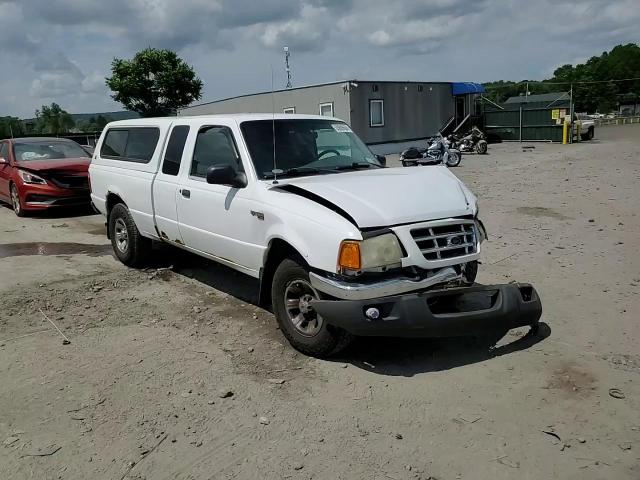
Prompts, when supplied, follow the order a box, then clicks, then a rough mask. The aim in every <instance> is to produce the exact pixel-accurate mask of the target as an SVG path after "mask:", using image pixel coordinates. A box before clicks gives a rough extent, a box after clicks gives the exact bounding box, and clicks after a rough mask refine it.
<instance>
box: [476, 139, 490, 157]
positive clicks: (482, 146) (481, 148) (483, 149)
mask: <svg viewBox="0 0 640 480" xmlns="http://www.w3.org/2000/svg"><path fill="white" fill-rule="evenodd" d="M476 153H479V154H480V155H484V154H485V153H487V141H486V140H480V141H479V142H478V144H477V145H476Z"/></svg>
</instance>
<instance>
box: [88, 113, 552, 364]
mask: <svg viewBox="0 0 640 480" xmlns="http://www.w3.org/2000/svg"><path fill="white" fill-rule="evenodd" d="M385 163H386V160H385V159H384V157H377V156H375V155H373V154H372V153H371V151H370V150H369V149H368V148H367V146H366V145H364V144H363V142H362V141H361V140H360V139H359V138H358V137H357V136H356V135H355V134H354V132H353V131H352V130H351V128H350V127H349V126H348V125H347V124H345V123H344V122H342V121H341V120H338V119H335V118H327V117H320V116H311V115H290V114H288V115H263V114H242V115H219V116H216V115H213V116H197V117H174V118H146V119H136V120H125V121H118V122H112V123H110V124H108V125H107V126H106V128H105V129H104V131H103V132H102V135H101V137H100V139H99V141H98V143H97V145H96V149H95V152H94V154H93V158H92V162H91V166H90V169H89V173H90V183H91V198H92V202H93V204H94V205H95V207H96V208H97V209H98V210H99V211H100V212H101V213H102V214H103V215H105V216H106V219H107V227H108V228H107V230H108V236H109V238H110V239H111V242H112V244H113V249H114V252H115V255H116V256H117V258H118V259H120V261H122V262H123V263H124V264H126V265H129V266H132V267H135V266H140V265H142V264H143V262H144V260H145V257H147V255H149V253H150V252H151V245H152V242H153V241H161V242H166V243H169V244H171V245H174V246H176V247H179V248H182V249H185V250H188V251H190V252H192V253H195V254H197V255H201V256H203V257H206V258H208V259H211V260H214V261H217V262H220V263H222V264H224V265H227V266H229V267H231V268H233V269H236V270H239V271H240V272H244V273H246V274H247V275H250V276H252V277H255V278H256V279H259V284H260V287H259V288H260V300H261V302H262V303H263V304H265V305H271V307H272V309H273V312H274V313H275V316H276V319H277V321H278V323H279V325H280V328H281V330H282V333H283V334H284V335H285V336H286V337H287V339H288V340H289V341H290V342H291V344H292V345H293V346H294V347H295V348H297V349H298V350H300V351H302V352H304V353H307V354H310V355H316V356H328V355H331V354H334V353H336V352H338V351H340V350H341V349H343V348H344V347H345V346H346V345H348V344H349V342H350V341H351V339H352V338H353V337H354V336H358V335H362V336H367V335H369V336H404V337H438V336H462V335H474V334H477V333H481V332H486V331H495V330H498V331H502V332H506V331H507V330H509V329H510V328H515V327H519V326H527V325H528V326H531V327H532V328H535V327H536V326H537V324H538V321H539V318H540V315H541V311H542V307H541V303H540V299H539V297H538V295H537V293H536V291H535V289H534V288H533V287H532V286H531V285H528V284H516V283H512V284H506V285H490V286H484V285H475V284H474V282H475V277H476V273H477V268H478V258H479V256H480V252H481V247H482V242H483V240H484V239H485V237H486V233H485V230H484V226H483V224H482V222H481V221H480V219H479V218H478V203H477V200H476V197H475V196H474V195H473V194H472V193H471V192H470V191H469V189H467V187H466V186H465V185H464V184H463V183H462V182H461V181H460V180H458V179H457V178H456V177H455V176H454V175H453V174H452V173H450V172H449V170H448V169H447V167H446V166H434V167H429V168H420V169H410V168H387V167H386V165H385Z"/></svg>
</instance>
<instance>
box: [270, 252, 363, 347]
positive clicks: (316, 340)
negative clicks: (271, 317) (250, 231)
mask: <svg viewBox="0 0 640 480" xmlns="http://www.w3.org/2000/svg"><path fill="white" fill-rule="evenodd" d="M296 285H302V286H303V287H304V288H307V286H309V287H310V285H311V283H310V281H309V272H308V270H307V268H306V267H305V266H304V261H302V259H301V258H286V259H284V260H283V261H282V262H281V263H280V265H278V268H276V271H275V273H274V275H273V282H272V285H271V304H272V306H273V312H274V314H275V316H276V320H277V321H278V324H279V325H280V330H282V333H283V334H284V336H285V337H286V338H287V340H289V343H291V345H292V346H293V348H295V349H296V350H298V351H300V352H302V353H304V354H306V355H311V356H314V357H320V358H323V357H328V356H331V355H335V354H336V353H338V352H340V351H342V350H344V349H345V348H346V347H347V346H348V345H349V344H350V343H351V342H352V341H353V336H352V335H351V334H350V333H348V332H346V331H344V330H342V329H340V328H337V327H333V326H331V325H328V324H327V323H326V322H324V321H323V320H322V319H321V318H320V317H319V316H317V314H316V316H315V320H312V321H309V322H307V325H308V326H309V327H310V328H309V330H314V326H315V327H317V328H316V330H315V331H312V332H308V333H307V334H305V333H303V332H302V331H301V329H299V328H297V327H296V326H295V325H294V322H293V320H292V319H291V317H290V311H289V310H288V309H287V298H288V297H287V295H288V292H292V291H294V289H295V288H296ZM311 288H312V287H311ZM309 292H310V294H311V295H312V296H315V297H316V298H319V294H318V293H317V292H315V290H314V291H313V292H311V291H309ZM301 293H302V292H301ZM301 298H302V297H301ZM295 308H296V307H293V308H292V310H294V309H295ZM298 311H299V312H300V313H299V315H303V313H302V310H300V309H298ZM314 313H315V312H313V311H312V310H310V311H309V312H308V315H309V316H310V317H313V315H314ZM299 315H298V316H299ZM303 316H304V315H303ZM301 328H302V327H301Z"/></svg>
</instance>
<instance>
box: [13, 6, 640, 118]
mask: <svg viewBox="0 0 640 480" xmlns="http://www.w3.org/2000/svg"><path fill="white" fill-rule="evenodd" d="M629 42H640V0H574V1H570V0H179V1H178V0H97V1H94V0H0V65H1V67H0V116H2V115H15V116H21V117H31V116H33V112H34V110H35V109H36V108H38V107H39V106H40V105H42V104H48V103H51V102H53V101H55V102H57V103H59V104H60V105H62V107H63V108H65V109H66V110H68V111H69V112H72V113H83V112H96V111H111V110H119V109H121V107H120V106H119V105H118V104H117V103H115V102H113V101H112V100H111V98H110V97H109V91H108V90H107V88H106V87H105V84H104V78H105V76H106V75H107V74H108V73H109V68H110V63H111V60H112V59H113V57H120V58H122V57H131V56H132V55H133V54H134V53H135V52H136V51H137V50H140V49H142V48H145V47H147V46H153V47H163V48H170V49H174V50H176V51H178V53H179V54H180V55H181V56H182V57H183V58H184V59H185V60H186V61H187V62H188V63H190V64H191V65H193V66H194V67H195V69H196V72H197V73H198V75H199V76H200V77H201V78H202V80H203V81H204V84H205V88H204V92H203V99H202V100H203V101H209V100H215V99H219V98H224V97H227V96H232V95H238V94H244V93H251V92H255V91H261V90H268V89H270V87H271V67H272V66H273V69H274V72H275V84H276V88H278V87H284V85H285V83H286V80H285V77H284V66H283V64H284V61H283V54H282V47H283V46H284V45H288V46H289V47H290V48H291V50H292V68H293V82H294V86H295V85H304V84H310V83H319V82H328V81H335V80H343V79H350V78H362V79H374V80H427V81H429V80H432V81H477V82H482V81H489V80H498V79H513V80H519V79H523V78H528V79H542V78H546V77H548V76H550V75H551V73H552V72H553V70H554V69H555V68H556V67H557V66H559V65H562V64H565V63H575V62H581V61H584V60H585V59H587V58H588V57H590V56H591V55H598V54H600V53H601V52H602V51H604V50H608V49H610V48H611V47H613V46H615V45H616V44H619V43H629Z"/></svg>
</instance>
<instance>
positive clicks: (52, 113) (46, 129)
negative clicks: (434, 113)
mask: <svg viewBox="0 0 640 480" xmlns="http://www.w3.org/2000/svg"><path fill="white" fill-rule="evenodd" d="M74 126H75V122H74V121H73V118H71V115H70V114H69V113H68V112H67V111H65V110H63V109H62V108H61V107H60V105H58V104H57V103H52V104H51V105H49V106H47V105H43V106H42V108H41V109H40V110H36V125H35V131H36V132H37V133H51V134H54V135H58V134H60V133H64V132H68V131H70V130H71V129H72V128H73V127H74Z"/></svg>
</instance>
